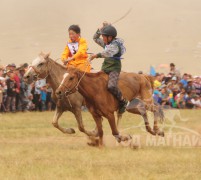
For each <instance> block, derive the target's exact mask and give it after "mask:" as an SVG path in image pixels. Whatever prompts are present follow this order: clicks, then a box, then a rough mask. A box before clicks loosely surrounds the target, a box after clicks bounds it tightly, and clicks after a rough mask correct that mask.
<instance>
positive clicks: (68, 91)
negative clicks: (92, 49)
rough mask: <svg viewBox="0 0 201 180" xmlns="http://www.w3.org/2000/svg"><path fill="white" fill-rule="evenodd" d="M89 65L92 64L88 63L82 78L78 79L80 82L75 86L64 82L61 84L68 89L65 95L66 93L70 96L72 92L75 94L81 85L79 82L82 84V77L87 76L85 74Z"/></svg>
mask: <svg viewBox="0 0 201 180" xmlns="http://www.w3.org/2000/svg"><path fill="white" fill-rule="evenodd" d="M89 65H90V64H89V63H88V64H87V66H86V68H85V71H84V73H83V74H82V76H81V77H80V79H79V80H78V82H77V83H76V84H75V86H73V87H72V88H71V89H70V88H68V87H67V86H66V85H65V84H64V83H62V84H60V86H64V88H65V89H66V91H65V92H64V95H65V96H66V97H68V96H69V95H71V94H73V93H75V92H77V91H78V86H79V84H80V82H81V80H82V78H83V77H84V76H85V74H86V72H87V68H88V66H89Z"/></svg>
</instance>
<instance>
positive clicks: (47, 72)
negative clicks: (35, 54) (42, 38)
mask: <svg viewBox="0 0 201 180" xmlns="http://www.w3.org/2000/svg"><path fill="white" fill-rule="evenodd" d="M48 63H49V61H47V64H46V70H45V72H46V76H45V77H44V78H40V77H39V76H40V75H41V74H42V73H40V72H39V71H38V70H37V69H36V68H35V67H34V66H30V67H31V68H32V69H33V70H34V72H35V73H36V74H37V75H36V79H37V80H40V79H46V78H47V77H48V76H49V75H50V74H49V70H48ZM51 68H52V67H51Z"/></svg>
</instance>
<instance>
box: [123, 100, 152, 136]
mask: <svg viewBox="0 0 201 180" xmlns="http://www.w3.org/2000/svg"><path fill="white" fill-rule="evenodd" d="M126 110H127V111H128V112H130V113H133V114H138V115H141V116H142V117H143V119H144V123H145V127H146V130H147V132H149V133H151V134H152V135H156V133H155V132H154V131H152V129H151V127H150V125H149V121H148V118H147V112H146V107H145V104H144V102H143V101H141V100H140V99H134V100H133V101H131V103H130V104H129V105H128V107H127V108H126Z"/></svg>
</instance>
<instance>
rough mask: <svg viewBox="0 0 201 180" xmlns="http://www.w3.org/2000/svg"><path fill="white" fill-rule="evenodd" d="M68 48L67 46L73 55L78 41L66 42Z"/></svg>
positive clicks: (77, 46) (76, 49)
mask: <svg viewBox="0 0 201 180" xmlns="http://www.w3.org/2000/svg"><path fill="white" fill-rule="evenodd" d="M68 48H69V50H70V52H71V55H74V54H76V53H77V51H78V48H79V44H78V42H76V43H68Z"/></svg>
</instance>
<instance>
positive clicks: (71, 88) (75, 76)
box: [55, 68, 80, 99]
mask: <svg viewBox="0 0 201 180" xmlns="http://www.w3.org/2000/svg"><path fill="white" fill-rule="evenodd" d="M79 80H80V73H79V70H77V69H76V68H68V72H67V73H65V74H64V75H63V79H62V81H61V83H60V85H59V87H58V88H57V90H56V92H55V93H56V96H57V98H59V99H61V98H62V97H63V96H64V95H65V96H68V95H70V94H72V93H75V92H76V91H77V90H78V85H79Z"/></svg>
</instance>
